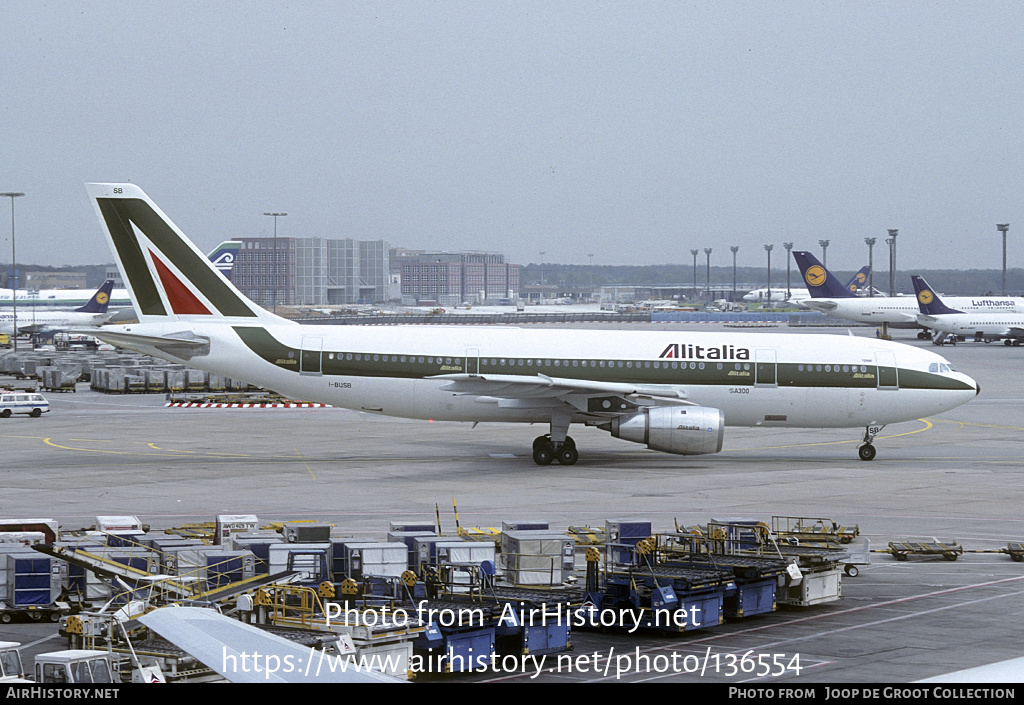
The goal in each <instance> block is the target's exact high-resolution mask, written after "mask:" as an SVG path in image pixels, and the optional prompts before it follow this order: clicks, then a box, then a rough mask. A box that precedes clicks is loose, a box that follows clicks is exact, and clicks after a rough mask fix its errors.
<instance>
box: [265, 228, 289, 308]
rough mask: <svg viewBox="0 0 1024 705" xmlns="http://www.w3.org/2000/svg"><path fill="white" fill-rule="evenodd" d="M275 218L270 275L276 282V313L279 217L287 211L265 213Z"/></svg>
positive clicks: (275, 300)
mask: <svg viewBox="0 0 1024 705" xmlns="http://www.w3.org/2000/svg"><path fill="white" fill-rule="evenodd" d="M263 215H269V216H272V217H273V218H274V265H273V266H272V267H271V268H270V276H271V279H272V280H273V282H274V313H277V219H278V218H279V217H281V216H285V215H288V214H287V213H264V214H263Z"/></svg>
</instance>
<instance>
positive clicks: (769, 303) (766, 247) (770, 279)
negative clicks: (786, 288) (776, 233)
mask: <svg viewBox="0 0 1024 705" xmlns="http://www.w3.org/2000/svg"><path fill="white" fill-rule="evenodd" d="M764 251H765V252H767V253H768V289H767V291H768V305H771V303H772V246H771V245H765V246H764Z"/></svg>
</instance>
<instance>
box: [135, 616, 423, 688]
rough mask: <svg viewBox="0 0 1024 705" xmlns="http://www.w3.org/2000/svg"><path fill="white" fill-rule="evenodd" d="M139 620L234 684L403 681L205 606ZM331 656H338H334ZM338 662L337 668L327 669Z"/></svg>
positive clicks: (143, 617)
mask: <svg viewBox="0 0 1024 705" xmlns="http://www.w3.org/2000/svg"><path fill="white" fill-rule="evenodd" d="M139 621H140V622H142V624H144V625H145V626H147V627H149V628H150V629H152V630H153V631H155V632H156V633H157V634H159V635H160V636H162V637H163V638H165V639H167V640H168V641H170V642H171V643H173V644H174V645H175V646H178V647H179V648H181V649H184V650H185V651H187V652H188V653H189V655H191V656H193V657H194V658H196V659H198V660H199V661H201V662H202V663H204V664H206V666H207V667H208V668H211V669H213V670H214V671H216V672H217V673H219V674H220V675H222V676H223V677H224V678H226V679H227V680H229V681H231V682H232V683H401V682H403V681H400V680H399V679H397V678H395V677H393V676H389V675H386V674H383V673H378V672H376V671H367V670H363V669H357V668H356V667H355V665H353V664H352V663H351V662H349V663H348V668H347V669H346V670H342V669H341V668H340V667H339V661H338V660H337V659H338V657H337V656H335V655H333V654H331V655H327V654H324V655H323V657H322V658H321V656H320V653H321V652H319V651H317V650H315V649H310V648H307V647H305V646H300V645H299V644H296V643H294V642H291V641H289V640H287V639H285V638H284V637H280V636H277V635H276V634H271V633H270V632H266V631H263V630H262V629H259V628H258V627H254V626H252V625H250V624H245V623H243V622H239V621H238V620H235V619H231V618H230V617H225V616H224V615H222V614H220V613H219V612H217V611H215V610H212V609H206V608H202V607H162V608H160V609H157V610H154V611H152V612H150V613H149V614H146V615H143V616H142V617H139ZM329 659H336V660H335V661H333V662H332V661H330V660H329ZM330 665H334V668H333V669H332V668H329V666H330Z"/></svg>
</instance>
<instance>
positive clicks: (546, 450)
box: [533, 434, 580, 465]
mask: <svg viewBox="0 0 1024 705" xmlns="http://www.w3.org/2000/svg"><path fill="white" fill-rule="evenodd" d="M579 459H580V454H579V452H577V450H576V441H574V440H573V439H572V438H570V437H569V436H566V437H565V440H564V441H563V442H561V443H556V442H554V441H552V440H551V434H547V435H544V436H538V437H537V438H536V439H534V441H533V462H535V463H537V465H550V464H551V463H552V462H554V461H555V460H557V461H558V462H559V463H561V464H562V465H575V464H576V461H577V460H579Z"/></svg>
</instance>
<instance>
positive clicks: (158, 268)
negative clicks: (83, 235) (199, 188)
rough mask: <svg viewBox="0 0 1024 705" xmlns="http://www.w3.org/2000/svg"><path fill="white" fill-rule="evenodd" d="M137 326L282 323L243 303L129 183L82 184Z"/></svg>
mask: <svg viewBox="0 0 1024 705" xmlns="http://www.w3.org/2000/svg"><path fill="white" fill-rule="evenodd" d="M86 188H87V189H88V191H89V196H90V198H92V201H93V205H94V206H95V208H96V215H97V216H99V219H100V223H101V224H102V225H103V229H104V231H105V233H106V236H107V240H108V244H109V245H110V248H111V251H112V252H113V253H114V256H115V258H116V259H117V265H118V267H119V268H120V270H121V273H122V276H123V277H124V281H125V285H126V286H127V287H128V291H129V292H130V293H131V297H132V302H133V303H134V305H135V311H136V312H137V313H138V315H139V321H140V322H141V323H158V322H171V321H177V320H188V321H205V322H214V321H217V320H219V319H225V320H227V321H230V322H235V323H255V322H256V321H260V322H262V323H272V322H282V321H283V320H284V319H280V318H278V317H277V316H275V315H274V314H272V313H270V312H269V311H266V310H264V309H262V308H260V307H259V306H257V305H256V304H255V303H253V302H252V301H250V300H249V299H247V298H246V297H245V296H243V295H242V294H241V292H239V291H238V289H236V288H235V286H234V285H233V284H232V283H231V282H229V281H228V280H227V279H225V278H224V277H223V276H221V274H220V273H219V272H218V270H217V267H216V266H215V265H214V264H213V263H212V262H210V260H209V259H208V258H207V257H206V255H204V254H203V253H202V252H201V251H200V250H199V249H198V248H197V247H196V246H195V245H194V244H192V242H191V241H190V240H189V239H188V238H187V237H185V235H184V234H183V233H182V232H181V231H180V230H179V229H178V228H177V226H175V225H174V223H173V222H171V220H170V218H168V217H167V216H166V215H164V213H163V211H161V210H160V209H159V208H158V207H157V205H156V204H155V203H153V201H152V200H151V199H150V198H149V196H147V195H146V194H145V192H143V190H142V189H140V188H139V187H138V186H136V185H134V184H87V185H86Z"/></svg>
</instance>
